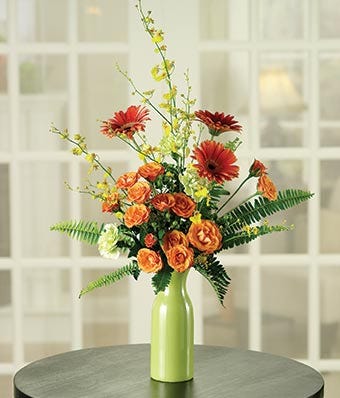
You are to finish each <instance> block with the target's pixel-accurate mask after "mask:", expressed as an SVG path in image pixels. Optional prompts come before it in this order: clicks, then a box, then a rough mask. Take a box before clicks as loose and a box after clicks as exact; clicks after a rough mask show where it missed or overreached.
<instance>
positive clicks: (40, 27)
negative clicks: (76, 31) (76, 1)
mask: <svg viewBox="0 0 340 398" xmlns="http://www.w3.org/2000/svg"><path fill="white" fill-rule="evenodd" d="M17 1H18V5H17V7H18V24H17V29H18V37H19V39H20V40H22V41H27V42H32V41H48V42H56V41H66V40H67V31H68V15H69V13H68V7H67V5H68V1H67V0H17Z"/></svg>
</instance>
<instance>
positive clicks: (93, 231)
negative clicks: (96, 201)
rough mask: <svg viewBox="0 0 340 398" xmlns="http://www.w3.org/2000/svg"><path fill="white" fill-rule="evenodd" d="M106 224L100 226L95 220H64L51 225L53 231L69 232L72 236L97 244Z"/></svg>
mask: <svg viewBox="0 0 340 398" xmlns="http://www.w3.org/2000/svg"><path fill="white" fill-rule="evenodd" d="M103 228H104V224H102V225H101V226H100V227H98V224H97V223H96V222H93V221H83V220H80V221H62V222H59V223H57V224H55V225H52V226H51V227H50V230H51V231H59V232H63V233H65V234H67V235H68V236H70V237H71V238H74V239H78V240H81V241H84V242H86V243H89V244H90V245H95V244H96V243H97V242H98V239H99V237H100V234H101V232H102V230H103Z"/></svg>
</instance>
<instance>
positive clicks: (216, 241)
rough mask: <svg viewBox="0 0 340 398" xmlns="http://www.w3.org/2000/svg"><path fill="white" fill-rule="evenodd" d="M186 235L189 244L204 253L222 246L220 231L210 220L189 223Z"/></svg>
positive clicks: (211, 251)
mask: <svg viewBox="0 0 340 398" xmlns="http://www.w3.org/2000/svg"><path fill="white" fill-rule="evenodd" d="M187 236H188V239H189V242H190V243H191V245H192V246H194V247H196V249H198V250H200V251H201V252H204V253H213V252H214V251H215V250H218V249H220V248H221V246H222V235H221V232H220V230H219V228H218V226H217V225H216V224H215V223H214V222H212V221H210V220H202V221H201V222H200V223H196V224H194V223H193V224H191V225H190V228H189V231H188V234H187Z"/></svg>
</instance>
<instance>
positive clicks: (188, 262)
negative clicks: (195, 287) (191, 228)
mask: <svg viewBox="0 0 340 398" xmlns="http://www.w3.org/2000/svg"><path fill="white" fill-rule="evenodd" d="M166 257H167V260H168V264H169V265H170V267H171V268H173V269H174V270H175V271H177V272H184V271H185V270H187V269H188V268H189V267H191V266H192V265H193V263H194V251H193V250H192V248H191V247H187V246H184V245H177V246H174V247H172V248H171V249H170V250H169V251H168V252H167V253H166Z"/></svg>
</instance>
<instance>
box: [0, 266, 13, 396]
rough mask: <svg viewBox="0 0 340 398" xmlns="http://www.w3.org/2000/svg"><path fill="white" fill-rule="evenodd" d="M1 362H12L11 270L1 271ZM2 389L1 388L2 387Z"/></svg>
mask: <svg viewBox="0 0 340 398" xmlns="http://www.w3.org/2000/svg"><path fill="white" fill-rule="evenodd" d="M0 325H1V328H0V362H12V360H13V357H12V336H13V308H12V298H11V271H6V270H4V271H0ZM0 391H2V390H1V388H0Z"/></svg>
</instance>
